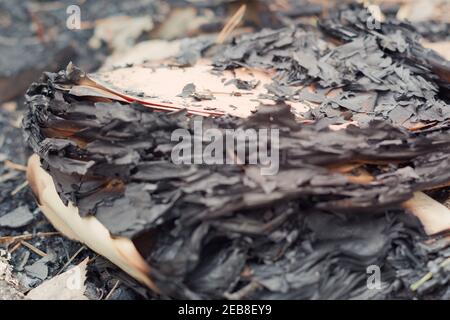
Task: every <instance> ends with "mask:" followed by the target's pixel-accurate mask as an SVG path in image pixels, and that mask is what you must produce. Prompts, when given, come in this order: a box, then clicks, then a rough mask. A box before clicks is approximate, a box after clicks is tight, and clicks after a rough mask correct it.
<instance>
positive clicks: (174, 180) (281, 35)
mask: <svg viewBox="0 0 450 320" xmlns="http://www.w3.org/2000/svg"><path fill="white" fill-rule="evenodd" d="M349 12H350V13H351V14H349ZM370 19H371V16H370V15H369V14H368V12H367V11H366V10H365V9H363V8H362V7H360V6H353V7H350V8H347V9H343V10H342V11H339V12H338V13H336V15H331V16H330V17H327V18H325V19H324V20H322V21H321V22H320V24H319V26H320V28H319V29H315V28H314V29H311V28H303V27H292V28H283V29H279V30H268V29H267V30H262V31H260V32H257V33H252V34H247V35H243V36H240V37H237V38H235V39H233V40H232V41H231V42H229V43H225V44H223V45H219V49H220V50H217V51H216V53H215V54H214V56H213V65H214V66H215V67H216V71H220V70H225V69H234V68H239V67H251V68H257V69H263V70H271V71H272V70H274V71H275V76H274V79H273V80H274V81H273V82H272V83H271V84H270V85H268V86H267V91H268V94H267V95H266V96H264V98H267V97H269V98H271V99H273V100H274V101H276V103H275V104H273V105H267V104H263V105H261V106H260V107H259V108H258V110H257V111H256V112H255V113H254V114H253V115H252V116H250V117H248V118H235V117H231V116H227V115H225V116H221V117H216V118H214V117H200V116H188V115H187V113H186V112H185V111H178V112H171V113H165V112H158V111H155V110H153V109H151V108H148V107H145V106H143V105H140V104H138V103H120V102H114V101H112V100H111V99H102V101H99V99H89V98H80V97H77V96H74V95H71V94H70V92H68V91H66V90H64V86H65V85H70V84H74V83H76V82H77V81H78V80H79V76H80V75H82V73H81V71H80V70H77V69H73V68H72V72H70V73H68V72H65V71H61V72H59V73H58V74H55V73H46V74H45V75H44V76H43V77H42V78H41V80H40V81H39V82H36V83H34V84H33V85H31V87H30V88H29V90H28V92H27V105H28V112H27V113H26V115H25V117H24V120H23V129H24V135H25V139H26V141H27V142H28V144H29V146H30V147H31V148H32V150H33V151H34V152H35V153H37V154H38V155H39V157H40V158H41V160H42V166H43V168H44V169H45V170H47V172H49V173H50V175H51V176H52V178H53V180H54V182H55V186H56V190H57V192H58V194H59V196H60V198H61V199H62V200H63V201H64V203H68V202H69V201H70V202H71V203H73V204H74V205H75V206H77V207H78V209H79V212H80V214H81V215H82V216H89V215H93V216H95V217H96V218H97V219H98V220H99V221H100V222H101V223H102V224H103V225H105V226H106V228H107V229H108V230H109V231H110V232H111V234H112V235H113V236H124V237H128V238H130V239H132V240H133V242H134V244H135V245H136V247H137V248H138V250H139V252H140V253H141V255H142V256H143V257H144V258H145V260H146V261H147V262H148V264H149V265H150V266H151V271H150V275H149V276H150V277H151V279H152V280H153V281H154V282H155V284H156V286H157V287H158V289H159V290H160V294H161V296H163V297H170V298H182V299H204V298H228V299H349V298H355V299H357V298H373V299H376V298H389V297H405V298H409V297H411V296H412V295H413V294H414V293H412V292H411V291H410V290H409V288H410V286H411V285H412V284H413V283H416V282H417V281H418V280H419V279H420V278H421V276H422V275H423V274H424V272H425V271H426V270H428V269H427V268H428V266H427V262H428V261H431V263H432V264H433V266H434V270H436V272H435V276H433V279H432V281H430V282H427V284H426V285H425V286H421V287H420V289H419V290H418V291H417V292H419V294H423V293H426V292H434V293H435V294H437V295H439V296H440V297H441V296H445V294H448V293H445V292H442V288H439V286H441V287H442V284H445V283H448V280H449V278H448V274H446V273H445V272H440V271H439V270H442V268H441V262H442V261H443V259H444V257H448V253H449V249H448V240H445V238H443V239H438V240H436V241H435V242H433V243H426V244H425V243H424V242H423V241H422V240H424V239H425V233H424V231H423V230H422V227H421V226H420V223H419V222H418V220H417V219H416V218H414V217H413V216H412V215H406V214H404V211H403V209H402V207H401V205H402V203H403V202H404V201H406V200H408V199H409V198H411V196H412V195H413V193H414V192H416V191H424V190H429V189H432V188H436V187H439V186H444V185H448V184H449V183H450V170H448V169H449V168H450V134H449V131H450V122H449V118H450V108H449V106H448V100H447V99H448V91H447V89H448V82H447V80H446V76H447V75H448V73H447V72H448V69H446V68H447V67H448V62H446V61H445V60H444V59H443V58H441V57H439V56H437V55H436V56H431V58H430V55H428V54H427V53H428V51H426V50H425V49H424V48H423V47H422V46H421V45H420V44H419V42H418V41H417V39H416V38H415V36H413V35H412V32H413V31H412V30H409V29H408V28H407V27H404V26H403V25H397V24H395V23H390V22H386V23H382V24H381V25H380V26H378V27H377V26H375V27H374V28H372V29H371V28H368V24H367V21H372V20H370ZM330 37H331V38H333V39H334V40H335V43H334V44H332V43H331V42H330V41H329V38H330ZM336 41H337V42H336ZM336 43H337V44H336ZM202 54H204V55H207V53H206V52H202ZM74 71H75V72H74ZM236 85H237V86H242V88H245V89H246V90H247V89H248V90H252V88H254V87H253V86H254V85H255V84H254V83H249V82H244V81H243V80H236ZM306 85H307V86H306ZM312 89H313V90H312ZM330 93H332V94H330ZM180 96H182V97H194V98H195V99H197V100H202V99H208V98H211V97H209V96H208V97H205V96H204V95H201V94H200V93H198V92H197V91H196V87H195V84H192V83H190V84H186V87H185V88H184V89H183V91H182V92H181V93H180ZM283 100H285V101H309V102H311V103H312V104H315V105H316V106H315V108H311V110H310V111H308V112H306V113H304V114H303V115H301V116H302V117H303V119H302V120H316V121H314V122H312V123H309V124H307V123H306V122H307V121H300V122H299V121H298V115H294V114H292V113H291V110H290V108H289V106H288V105H287V104H286V103H285V101H283ZM237 107H239V106H237ZM296 116H297V118H296ZM199 119H202V121H203V122H202V125H203V128H205V129H206V128H213V129H215V130H216V132H219V133H221V134H222V135H226V134H225V131H226V130H230V129H234V130H236V129H243V130H246V129H267V130H272V129H276V130H278V131H277V132H279V141H277V145H278V149H277V152H279V168H278V173H277V174H275V175H266V176H265V175H262V174H261V170H260V169H261V167H263V166H262V165H259V164H252V165H250V164H248V162H247V161H246V160H248V158H251V157H252V152H256V151H255V150H252V149H251V148H250V147H248V144H247V145H246V152H245V158H244V159H241V160H242V163H241V164H238V165H233V166H230V165H225V164H202V163H198V164H195V163H196V161H195V159H194V156H193V155H192V154H189V155H187V156H186V158H184V160H185V162H184V163H183V164H175V163H173V160H172V157H171V155H172V151H173V149H174V146H175V145H176V144H177V142H178V141H174V140H173V139H172V138H171V135H172V133H173V132H174V131H175V130H176V129H182V130H183V132H185V133H186V134H189V135H194V128H195V121H196V120H199ZM349 121H355V122H356V123H357V125H354V124H350V125H348V126H347V127H345V128H343V129H341V130H332V129H330V127H329V124H332V123H346V122H349ZM347 124H348V123H347ZM202 139H203V138H202ZM202 139H200V144H201V145H202V146H204V145H206V144H207V143H208V141H206V140H202ZM249 141H250V142H255V143H256V142H257V141H252V137H249ZM268 144H269V145H274V144H275V141H274V140H272V137H271V138H270V139H269V140H268ZM216 152H219V153H220V154H222V155H223V157H224V158H225V157H227V156H230V154H231V156H232V158H233V157H234V158H235V157H236V153H235V150H234V149H228V148H227V146H225V145H223V146H222V147H221V148H220V149H218V150H216ZM370 265H376V266H378V267H379V268H381V270H382V271H383V275H385V277H384V278H383V279H382V283H381V286H380V288H379V290H375V291H373V290H370V289H369V288H368V287H367V273H366V271H367V267H368V266H370ZM435 290H437V291H435Z"/></svg>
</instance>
